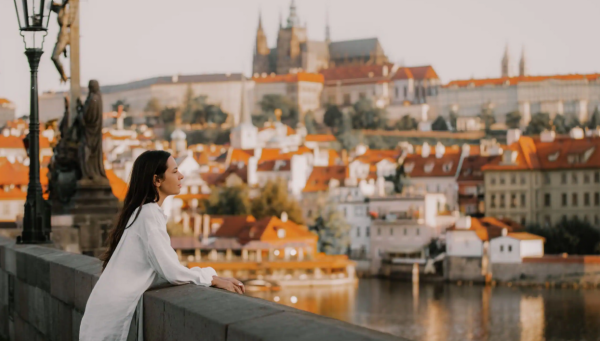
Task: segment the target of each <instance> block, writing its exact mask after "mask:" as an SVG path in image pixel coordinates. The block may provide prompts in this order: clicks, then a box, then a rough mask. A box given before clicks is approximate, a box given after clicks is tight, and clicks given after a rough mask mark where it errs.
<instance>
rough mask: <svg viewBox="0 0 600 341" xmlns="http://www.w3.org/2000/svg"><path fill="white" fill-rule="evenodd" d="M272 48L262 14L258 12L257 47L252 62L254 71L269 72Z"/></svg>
mask: <svg viewBox="0 0 600 341" xmlns="http://www.w3.org/2000/svg"><path fill="white" fill-rule="evenodd" d="M270 52H271V50H270V49H269V46H268V45H267V36H266V35H265V32H264V30H263V27H262V15H261V13H260V12H259V14H258V29H257V30H256V49H255V50H254V60H253V62H252V73H253V74H255V73H258V74H260V73H263V72H266V73H269V71H270V70H269V53H270Z"/></svg>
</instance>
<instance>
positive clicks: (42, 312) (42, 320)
mask: <svg viewBox="0 0 600 341" xmlns="http://www.w3.org/2000/svg"><path fill="white" fill-rule="evenodd" d="M28 294H29V301H28V304H29V307H28V310H29V318H28V319H27V321H28V322H29V323H30V324H31V325H33V326H34V327H35V328H36V329H37V330H38V331H40V332H41V333H42V334H44V335H47V334H48V324H49V323H50V294H49V293H48V292H46V291H43V290H42V289H40V288H38V287H34V286H29V288H28Z"/></svg>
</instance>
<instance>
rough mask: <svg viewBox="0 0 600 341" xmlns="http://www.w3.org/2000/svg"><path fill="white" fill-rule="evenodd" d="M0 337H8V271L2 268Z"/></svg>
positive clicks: (0, 273) (0, 271) (0, 281)
mask: <svg viewBox="0 0 600 341" xmlns="http://www.w3.org/2000/svg"><path fill="white" fill-rule="evenodd" d="M1 251H2V250H0V253H1ZM0 338H4V339H8V273H7V272H6V271H4V270H0Z"/></svg>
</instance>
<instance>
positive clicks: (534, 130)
mask: <svg viewBox="0 0 600 341" xmlns="http://www.w3.org/2000/svg"><path fill="white" fill-rule="evenodd" d="M550 128H551V126H550V115H548V114H547V113H541V112H539V113H537V114H535V115H533V116H531V121H529V124H528V125H527V129H525V132H526V133H527V135H539V134H540V133H541V132H542V131H544V130H546V129H550Z"/></svg>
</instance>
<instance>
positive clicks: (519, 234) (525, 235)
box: [507, 232, 546, 242]
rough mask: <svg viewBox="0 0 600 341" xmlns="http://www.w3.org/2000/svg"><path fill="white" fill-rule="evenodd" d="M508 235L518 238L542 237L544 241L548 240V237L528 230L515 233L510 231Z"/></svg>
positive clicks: (531, 238)
mask: <svg viewBox="0 0 600 341" xmlns="http://www.w3.org/2000/svg"><path fill="white" fill-rule="evenodd" d="M507 237H510V238H514V239H518V240H539V239H541V240H543V241H544V242H545V241H546V238H544V237H541V236H538V235H535V234H532V233H528V232H513V233H509V234H508V235H507Z"/></svg>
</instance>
